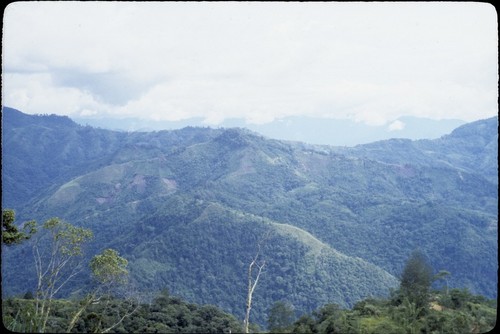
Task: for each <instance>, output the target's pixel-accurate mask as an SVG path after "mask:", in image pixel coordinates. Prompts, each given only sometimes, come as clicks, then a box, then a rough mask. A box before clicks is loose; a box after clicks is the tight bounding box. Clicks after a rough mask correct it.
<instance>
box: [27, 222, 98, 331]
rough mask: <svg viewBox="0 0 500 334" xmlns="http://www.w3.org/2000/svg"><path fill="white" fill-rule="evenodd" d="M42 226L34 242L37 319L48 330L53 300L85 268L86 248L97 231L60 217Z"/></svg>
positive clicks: (35, 317)
mask: <svg viewBox="0 0 500 334" xmlns="http://www.w3.org/2000/svg"><path fill="white" fill-rule="evenodd" d="M42 228H43V231H42V234H41V235H40V236H39V237H38V238H37V239H36V240H35V241H34V244H33V255H34V258H35V270H36V277H37V285H36V294H35V314H34V319H36V322H37V324H38V327H37V328H36V330H37V331H40V332H45V330H46V325H47V321H48V319H49V315H50V312H51V307H52V301H53V300H54V297H55V296H56V295H57V293H58V292H59V290H60V289H61V288H63V287H64V286H65V285H66V284H67V283H68V282H69V281H70V280H71V279H73V278H74V277H75V276H76V274H77V273H78V272H79V271H80V270H81V258H82V247H83V245H84V244H85V243H86V242H88V241H89V240H90V239H91V238H92V235H93V233H92V231H91V230H89V229H85V228H81V227H76V226H73V225H71V224H69V223H66V222H64V221H61V220H60V219H58V218H51V219H49V220H47V221H46V222H45V223H44V224H43V225H42Z"/></svg>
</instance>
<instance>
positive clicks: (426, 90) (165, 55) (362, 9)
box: [2, 2, 498, 125]
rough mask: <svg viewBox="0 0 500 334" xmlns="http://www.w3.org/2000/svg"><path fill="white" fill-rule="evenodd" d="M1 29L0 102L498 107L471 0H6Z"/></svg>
mask: <svg viewBox="0 0 500 334" xmlns="http://www.w3.org/2000/svg"><path fill="white" fill-rule="evenodd" d="M3 36H4V37H3V38H4V40H3V73H4V74H3V78H2V79H3V92H2V96H3V97H4V104H5V105H9V106H12V107H16V108H19V109H21V110H23V111H26V112H31V113H34V112H49V113H51V112H55V113H61V114H67V115H72V114H78V113H88V112H89V111H92V112H94V113H97V114H101V113H107V114H110V115H115V116H117V117H118V116H121V115H124V116H134V115H135V116H140V117H144V118H151V119H168V120H180V119H185V118H190V117H203V118H205V120H206V122H207V123H208V124H217V123H219V122H221V121H222V120H223V119H224V118H229V117H242V118H246V119H247V120H248V121H249V122H254V123H262V122H267V121H270V120H272V119H276V118H280V117H284V116H288V115H316V116H321V117H333V118H346V117H348V118H351V119H355V120H357V121H360V122H365V123H368V124H376V125H381V124H386V123H387V122H389V121H392V120H394V119H397V118H398V117H400V116H403V115H413V116H424V117H430V118H460V119H464V120H474V119H478V118H484V117H488V116H491V115H495V114H496V113H497V97H498V96H497V87H498V86H497V83H498V75H497V73H498V65H497V59H498V54H497V46H498V45H497V44H498V42H497V22H496V12H495V9H494V7H493V6H490V5H487V4H483V3H405V2H400V3H338V2H335V3H333V2H332V3H329V2H326V3H319V2H318V3H274V2H271V3H244V2H243V3H232V2H220V3H189V2H170V3H169V2H164V3H162V2H137V3H136V2H19V3H12V4H10V5H9V6H8V7H7V9H6V11H5V16H4V35H3ZM44 109H46V111H42V110H44Z"/></svg>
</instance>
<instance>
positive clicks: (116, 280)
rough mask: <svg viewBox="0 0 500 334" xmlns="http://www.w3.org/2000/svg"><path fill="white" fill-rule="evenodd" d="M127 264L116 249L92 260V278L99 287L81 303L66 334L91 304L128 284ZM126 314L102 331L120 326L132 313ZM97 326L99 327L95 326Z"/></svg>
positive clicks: (108, 250) (107, 250)
mask: <svg viewBox="0 0 500 334" xmlns="http://www.w3.org/2000/svg"><path fill="white" fill-rule="evenodd" d="M127 264H128V261H127V260H126V259H124V258H123V257H121V256H119V254H118V252H117V251H115V250H114V249H106V250H104V251H103V252H102V254H98V255H96V256H94V257H93V258H92V260H91V261H90V269H91V271H92V276H93V278H94V280H95V281H96V283H98V285H97V287H96V288H95V289H94V290H93V291H92V292H91V293H89V294H88V295H87V297H86V298H84V300H82V301H81V307H80V308H79V310H78V311H77V312H76V313H75V314H74V316H73V317H72V319H71V321H70V323H69V325H68V328H67V330H66V332H68V333H69V332H71V330H72V329H73V327H74V326H75V324H76V322H77V320H78V319H79V318H80V316H81V314H82V313H83V311H84V310H85V309H86V308H87V307H88V306H89V305H90V304H92V303H96V302H98V301H99V299H100V298H101V297H102V295H103V294H104V293H105V292H107V291H109V290H110V289H111V288H113V287H115V286H116V285H119V284H124V283H126V282H127V278H128V270H127V268H126V267H127ZM136 305H138V304H136ZM133 310H134V311H135V310H136V309H134V308H133ZM124 314H125V315H120V316H119V319H118V320H117V321H116V322H115V323H114V324H113V325H111V326H110V327H108V328H106V329H104V330H102V332H108V331H110V330H111V329H113V328H114V327H116V326H117V325H118V324H120V323H121V322H122V321H123V319H124V318H125V317H127V316H129V315H130V314H131V313H130V312H129V311H127V312H125V313H124ZM93 319H94V320H95V319H97V318H93ZM95 326H97V325H96V324H95ZM96 328H98V327H96Z"/></svg>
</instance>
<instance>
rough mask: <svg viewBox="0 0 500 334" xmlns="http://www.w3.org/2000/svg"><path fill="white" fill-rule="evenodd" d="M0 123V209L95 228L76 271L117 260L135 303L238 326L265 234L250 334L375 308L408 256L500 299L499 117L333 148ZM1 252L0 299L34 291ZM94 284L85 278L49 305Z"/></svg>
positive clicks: (21, 249) (10, 252)
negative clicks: (149, 302) (271, 315)
mask: <svg viewBox="0 0 500 334" xmlns="http://www.w3.org/2000/svg"><path fill="white" fill-rule="evenodd" d="M3 116H4V123H3V124H2V125H3V128H2V130H3V131H4V136H3V137H2V144H3V145H2V163H3V164H4V165H3V170H2V193H3V194H4V196H3V197H2V201H3V203H2V204H3V206H4V207H11V208H14V209H15V210H16V213H17V214H18V218H21V220H24V219H25V217H34V216H36V217H40V219H48V218H50V217H54V216H59V217H62V218H64V219H65V220H68V221H72V222H74V223H75V224H76V225H78V226H85V227H88V228H91V229H93V230H95V231H98V233H96V235H95V236H94V239H93V241H92V242H91V243H89V244H88V249H87V250H88V253H87V254H88V255H86V258H85V261H87V262H88V261H90V260H91V258H92V256H94V255H95V254H100V253H101V252H102V251H104V250H105V249H108V248H112V249H116V250H117V251H119V252H120V254H121V255H122V256H123V257H125V258H127V260H128V261H129V265H128V268H129V270H130V279H131V280H134V281H136V282H137V283H138V286H139V287H140V288H141V289H143V291H148V290H151V289H153V288H155V289H158V288H163V287H168V288H169V289H171V291H173V292H174V293H176V294H178V295H181V296H183V297H184V298H186V299H187V300H189V301H190V302H197V303H202V304H216V305H218V306H220V307H222V308H223V309H224V310H226V311H228V312H231V313H233V314H235V315H237V316H238V317H240V318H242V317H243V315H244V299H245V298H244V295H245V289H246V287H245V284H244V283H243V282H242V277H243V276H245V272H246V268H245V267H246V265H248V263H249V262H250V261H251V259H252V256H253V255H254V254H252V251H253V250H252V249H251V248H250V247H248V246H247V245H255V241H256V240H257V239H258V237H259V236H260V235H262V233H263V232H265V231H266V230H272V231H273V232H276V234H275V237H274V238H273V240H272V242H271V243H270V244H269V245H268V246H267V248H266V249H263V252H262V256H263V260H264V259H265V261H266V266H265V269H264V270H263V274H262V277H261V280H260V281H259V288H258V289H256V291H255V294H256V295H255V303H254V304H253V305H252V308H253V309H252V312H253V313H252V319H253V320H254V321H255V322H258V323H259V324H260V325H261V326H264V325H265V323H266V320H267V314H266V312H267V310H268V309H269V308H270V307H271V306H272V305H273V303H274V302H275V301H277V300H285V299H286V300H289V301H290V302H291V303H292V304H293V305H294V307H295V308H296V310H297V312H298V313H299V314H300V313H303V312H312V310H314V309H317V308H318V307H320V306H321V305H324V304H326V303H336V304H338V305H340V306H341V307H351V306H353V305H354V304H355V303H356V302H358V301H360V300H362V299H364V298H366V297H367V296H384V295H387V294H388V291H389V289H390V288H394V287H395V286H397V280H396V279H395V276H397V275H399V274H400V273H401V272H402V270H403V268H404V265H405V262H406V259H407V258H408V256H409V255H410V253H411V251H412V250H413V249H415V248H416V247H419V248H420V249H421V250H422V251H423V252H425V253H426V254H429V255H431V254H439V255H440V256H434V257H432V261H431V262H430V265H431V266H432V268H433V269H440V268H446V270H449V271H450V272H452V273H453V275H451V276H450V277H449V279H447V280H446V281H445V282H446V285H447V286H448V287H449V289H450V291H451V290H452V289H453V288H456V287H464V286H467V287H469V288H470V289H471V291H472V293H481V294H483V295H485V296H487V297H488V298H495V297H496V296H497V280H498V277H497V266H495V265H494V264H495V263H497V262H498V258H497V254H498V252H497V250H498V238H497V222H498V178H497V173H498V170H497V166H498V163H497V151H498V149H497V148H498V140H497V139H496V138H497V132H496V127H497V124H498V122H497V119H496V118H493V119H489V120H484V121H481V122H478V123H473V124H468V125H466V126H464V127H461V128H459V129H457V130H456V131H454V132H453V133H452V134H450V135H449V136H445V137H443V138H440V139H437V140H429V141H410V140H389V141H382V142H377V143H373V144H368V145H359V146H357V147H352V148H335V147H320V146H313V145H307V144H303V143H287V142H281V141H275V140H268V139H265V138H263V137H261V136H258V135H256V134H254V133H251V132H249V131H246V130H242V129H207V128H185V129H182V130H176V131H159V132H150V133H138V132H137V133H125V132H114V131H107V130H102V129H94V128H91V127H82V126H78V125H77V124H75V123H73V122H71V120H69V119H67V118H58V117H57V116H51V117H48V116H33V115H25V114H22V113H20V112H17V111H13V110H12V109H8V108H4V115H3ZM2 251H3V253H2V256H3V259H2V260H3V261H4V263H5V264H6V265H5V266H3V268H2V279H3V286H2V288H3V290H2V291H3V293H4V294H5V295H7V296H8V295H13V294H22V293H24V292H26V291H28V290H33V289H34V288H33V287H34V286H36V282H35V281H34V280H33V279H31V278H32V277H36V275H34V273H33V268H32V266H30V263H29V262H28V260H26V259H30V257H29V252H30V249H29V247H28V246H27V245H26V243H22V244H20V245H19V246H16V247H4V249H2ZM6 268H8V269H6ZM243 280H244V279H243ZM445 282H443V281H441V282H435V283H434V287H437V286H438V285H440V284H441V285H442V284H443V283H445ZM90 285H91V282H90V280H88V275H87V273H84V272H82V273H80V274H79V275H77V276H75V279H74V280H72V281H71V283H69V284H68V285H66V286H65V287H64V288H62V289H61V290H60V294H61V296H68V295H69V294H70V293H71V292H73V291H75V290H77V289H82V291H85V289H86V288H89V286H90ZM242 300H243V302H242ZM401 305H402V304H400V305H399V306H401ZM405 310H408V309H405ZM400 311H401V312H403V310H400ZM367 312H368V311H367ZM93 319H94V320H95V319H97V318H95V317H94V318H93ZM306 320H307V319H306ZM304 326H306V325H304ZM356 326H358V327H359V326H368V327H369V328H372V327H373V328H375V327H377V326H381V327H382V328H385V327H387V328H390V326H389V325H388V320H387V319H384V320H383V321H382V320H381V321H380V322H374V323H370V322H368V323H363V322H360V323H357V324H356ZM306 327H307V326H306Z"/></svg>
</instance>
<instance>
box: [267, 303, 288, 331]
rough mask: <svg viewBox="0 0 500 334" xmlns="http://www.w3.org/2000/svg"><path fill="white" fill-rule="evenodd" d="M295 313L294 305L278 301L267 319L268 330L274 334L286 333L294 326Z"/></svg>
mask: <svg viewBox="0 0 500 334" xmlns="http://www.w3.org/2000/svg"><path fill="white" fill-rule="evenodd" d="M294 320H295V312H294V310H293V307H292V305H290V304H289V303H287V302H284V301H277V302H276V303H274V305H273V306H272V307H271V309H270V310H269V316H268V318H267V324H268V328H269V330H270V331H271V332H273V333H285V332H287V331H288V330H289V329H290V327H291V326H292V325H293V322H294Z"/></svg>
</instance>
